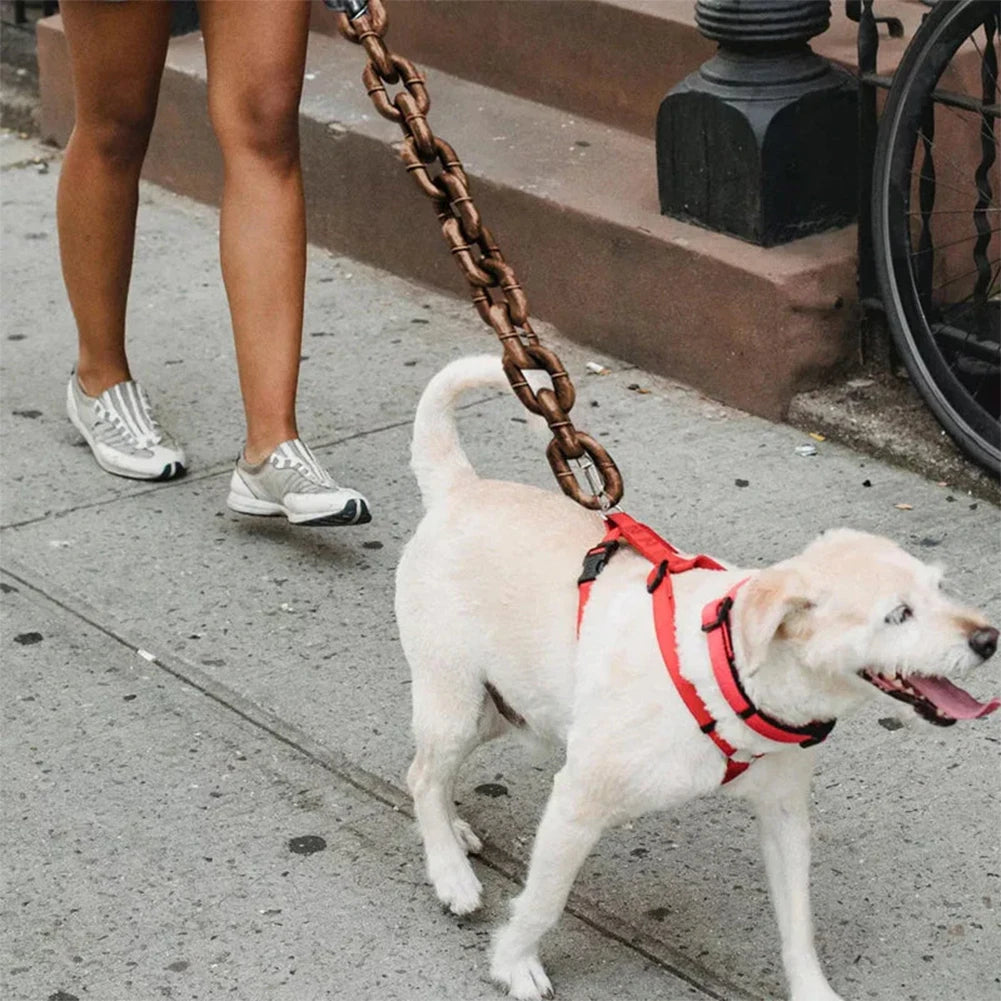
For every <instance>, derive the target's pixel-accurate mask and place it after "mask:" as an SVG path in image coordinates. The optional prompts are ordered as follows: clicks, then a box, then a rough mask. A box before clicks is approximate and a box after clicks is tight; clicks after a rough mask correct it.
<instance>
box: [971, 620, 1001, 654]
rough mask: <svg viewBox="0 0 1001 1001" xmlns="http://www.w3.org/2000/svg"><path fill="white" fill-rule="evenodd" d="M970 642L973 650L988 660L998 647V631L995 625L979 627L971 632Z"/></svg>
mask: <svg viewBox="0 0 1001 1001" xmlns="http://www.w3.org/2000/svg"><path fill="white" fill-rule="evenodd" d="M969 642H970V646H971V647H972V649H973V652H974V653H977V654H979V655H980V656H981V657H983V658H984V660H987V658H988V657H993V656H994V651H995V650H997V648H998V631H997V630H996V629H995V628H994V627H993V626H986V627H985V628H983V629H978V630H977V631H976V632H974V633H971V634H970V641H969Z"/></svg>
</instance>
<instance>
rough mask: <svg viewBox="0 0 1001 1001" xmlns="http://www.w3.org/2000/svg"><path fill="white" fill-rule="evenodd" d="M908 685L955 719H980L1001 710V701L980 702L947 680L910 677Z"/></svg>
mask: <svg viewBox="0 0 1001 1001" xmlns="http://www.w3.org/2000/svg"><path fill="white" fill-rule="evenodd" d="M907 683H908V684H909V685H910V686H911V687H912V688H914V689H916V690H917V691H918V692H920V693H921V694H922V695H923V696H924V697H925V698H926V699H928V701H929V702H931V703H932V704H933V705H935V706H937V707H938V708H939V709H940V710H941V711H942V712H944V713H948V714H949V715H950V716H951V717H952V718H953V719H979V718H980V717H981V716H986V715H987V714H988V713H992V712H994V710H995V709H998V708H1001V699H991V701H990V702H978V701H977V700H976V699H975V698H974V697H973V696H972V695H970V693H969V692H964V691H963V689H962V688H957V687H956V686H955V685H954V684H953V683H952V682H951V681H947V680H946V679H945V678H913V677H909V678H908V679H907Z"/></svg>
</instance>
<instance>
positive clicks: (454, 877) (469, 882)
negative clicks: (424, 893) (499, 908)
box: [428, 858, 483, 914]
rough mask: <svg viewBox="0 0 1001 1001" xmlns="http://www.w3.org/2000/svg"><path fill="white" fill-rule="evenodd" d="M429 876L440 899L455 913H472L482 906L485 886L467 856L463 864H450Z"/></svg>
mask: <svg viewBox="0 0 1001 1001" xmlns="http://www.w3.org/2000/svg"><path fill="white" fill-rule="evenodd" d="M428 876H429V878H430V879H431V882H432V884H433V885H434V892H435V893H436V894H437V895H438V899H439V900H440V901H441V902H442V903H443V904H444V905H445V906H446V907H447V908H448V909H449V910H450V911H451V912H452V913H453V914H470V913H472V912H473V911H475V910H476V909H477V908H478V907H479V906H480V894H481V893H482V891H483V887H482V886H481V885H480V881H479V880H478V879H477V878H476V873H474V872H473V870H472V867H471V866H470V865H469V863H468V862H467V861H466V860H465V858H462V865H450V866H447V867H444V868H442V869H440V870H437V871H434V872H429V873H428Z"/></svg>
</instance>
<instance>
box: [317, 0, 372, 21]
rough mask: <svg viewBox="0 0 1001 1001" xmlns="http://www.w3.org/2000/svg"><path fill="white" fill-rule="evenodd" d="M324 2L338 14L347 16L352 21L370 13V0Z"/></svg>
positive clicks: (331, 0) (324, 0)
mask: <svg viewBox="0 0 1001 1001" xmlns="http://www.w3.org/2000/svg"><path fill="white" fill-rule="evenodd" d="M323 2H324V3H325V4H326V5H327V6H328V7H329V8H330V9H331V10H335V11H337V13H338V14H347V16H348V19H349V20H351V21H353V20H355V18H358V17H361V16H362V14H367V13H368V0H323Z"/></svg>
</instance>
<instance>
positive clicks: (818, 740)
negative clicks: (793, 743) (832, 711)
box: [799, 719, 837, 747]
mask: <svg viewBox="0 0 1001 1001" xmlns="http://www.w3.org/2000/svg"><path fill="white" fill-rule="evenodd" d="M836 722H837V720H833V719H832V720H824V721H822V722H819V723H808V724H807V725H806V726H804V727H802V729H803V730H805V731H807V732H808V733H809V734H810V736H809V737H808V738H807V739H806V740H801V741H800V742H799V746H800V747H816V746H817V744H822V743H823V742H824V741H825V740H827V737H828V734H830V732H831V731H832V730H833V729H834V724H835V723H836Z"/></svg>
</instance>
